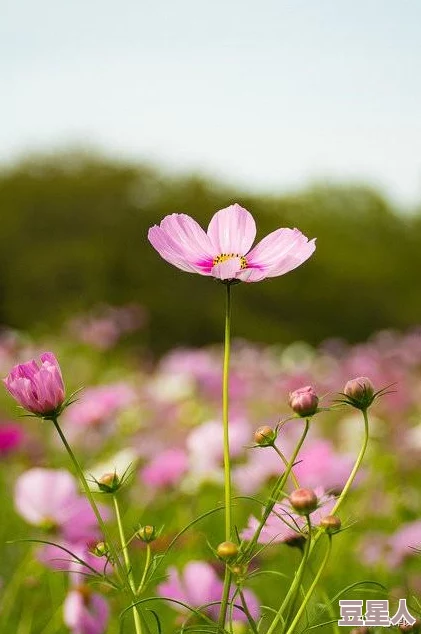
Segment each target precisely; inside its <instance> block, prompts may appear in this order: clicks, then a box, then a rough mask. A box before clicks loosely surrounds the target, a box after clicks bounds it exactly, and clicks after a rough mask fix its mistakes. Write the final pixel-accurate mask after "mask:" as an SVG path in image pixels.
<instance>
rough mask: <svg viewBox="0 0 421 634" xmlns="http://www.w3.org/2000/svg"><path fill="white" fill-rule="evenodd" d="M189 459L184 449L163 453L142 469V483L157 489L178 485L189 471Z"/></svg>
mask: <svg viewBox="0 0 421 634" xmlns="http://www.w3.org/2000/svg"><path fill="white" fill-rule="evenodd" d="M187 467H188V459H187V454H186V452H185V451H183V449H177V448H174V449H166V450H164V451H161V452H160V453H158V454H157V455H156V456H154V457H153V458H152V460H151V461H150V462H149V463H148V464H147V465H146V466H145V467H144V468H143V469H142V471H141V478H142V481H143V482H145V483H146V484H148V485H149V486H152V487H155V488H161V487H167V486H173V485H175V484H177V483H178V482H179V481H180V479H181V478H182V476H183V475H184V474H185V472H186V471H187Z"/></svg>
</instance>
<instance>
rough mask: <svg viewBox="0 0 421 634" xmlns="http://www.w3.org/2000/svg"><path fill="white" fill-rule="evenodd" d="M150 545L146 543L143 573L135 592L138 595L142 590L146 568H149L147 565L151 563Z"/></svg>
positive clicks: (146, 572)
mask: <svg viewBox="0 0 421 634" xmlns="http://www.w3.org/2000/svg"><path fill="white" fill-rule="evenodd" d="M151 554H152V553H151V547H150V544H146V560H145V568H144V570H143V575H142V579H141V581H140V584H139V587H138V589H137V594H138V595H139V594H140V593H141V592H142V590H143V586H144V585H145V581H146V575H147V574H148V570H149V566H150V565H151Z"/></svg>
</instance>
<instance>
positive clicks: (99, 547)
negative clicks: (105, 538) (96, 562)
mask: <svg viewBox="0 0 421 634" xmlns="http://www.w3.org/2000/svg"><path fill="white" fill-rule="evenodd" d="M92 552H93V554H94V555H96V556H97V557H106V556H107V555H108V552H109V550H108V546H107V544H106V543H105V542H98V543H97V544H95V546H94V547H93V549H92Z"/></svg>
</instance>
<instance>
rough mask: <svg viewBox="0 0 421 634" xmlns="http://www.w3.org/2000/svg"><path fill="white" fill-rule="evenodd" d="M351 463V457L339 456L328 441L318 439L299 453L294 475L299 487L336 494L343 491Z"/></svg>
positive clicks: (352, 460)
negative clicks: (321, 489)
mask: <svg viewBox="0 0 421 634" xmlns="http://www.w3.org/2000/svg"><path fill="white" fill-rule="evenodd" d="M353 463H354V458H353V457H352V456H349V455H348V456H347V455H343V454H339V453H337V452H336V451H335V449H334V447H333V445H332V443H331V442H330V441H328V440H322V439H318V440H314V441H313V442H312V443H311V444H310V445H309V446H308V447H305V448H304V449H303V450H302V451H301V452H300V455H299V462H298V464H297V465H296V466H295V467H294V473H295V475H296V476H297V479H298V481H299V483H300V485H301V486H304V487H311V488H312V487H313V488H314V487H317V486H320V487H322V488H323V489H324V490H325V491H335V492H337V491H341V490H342V489H343V487H344V485H345V482H346V481H347V479H348V476H349V474H350V472H351V469H352V466H353ZM359 475H360V474H359Z"/></svg>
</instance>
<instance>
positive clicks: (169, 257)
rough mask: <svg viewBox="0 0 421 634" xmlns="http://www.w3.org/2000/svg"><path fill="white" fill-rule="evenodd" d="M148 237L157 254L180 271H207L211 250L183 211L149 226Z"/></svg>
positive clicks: (199, 231)
mask: <svg viewBox="0 0 421 634" xmlns="http://www.w3.org/2000/svg"><path fill="white" fill-rule="evenodd" d="M148 239H149V242H150V243H151V244H152V246H153V247H154V248H155V249H156V250H157V251H158V253H159V254H160V256H161V257H162V258H164V260H166V261H167V262H169V263H170V264H173V265H174V266H176V267H177V268H179V269H181V270H182V271H188V272H190V273H200V274H202V275H210V270H211V268H212V262H213V257H214V256H213V254H212V248H211V244H210V241H209V238H208V236H207V235H206V233H205V232H204V231H203V229H202V227H201V226H200V225H199V224H198V223H197V222H196V221H195V220H193V218H190V216H187V215H186V214H171V215H170V216H166V217H165V218H164V219H163V220H162V222H161V224H160V225H159V227H158V226H157V225H155V226H153V227H151V228H150V229H149V232H148Z"/></svg>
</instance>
